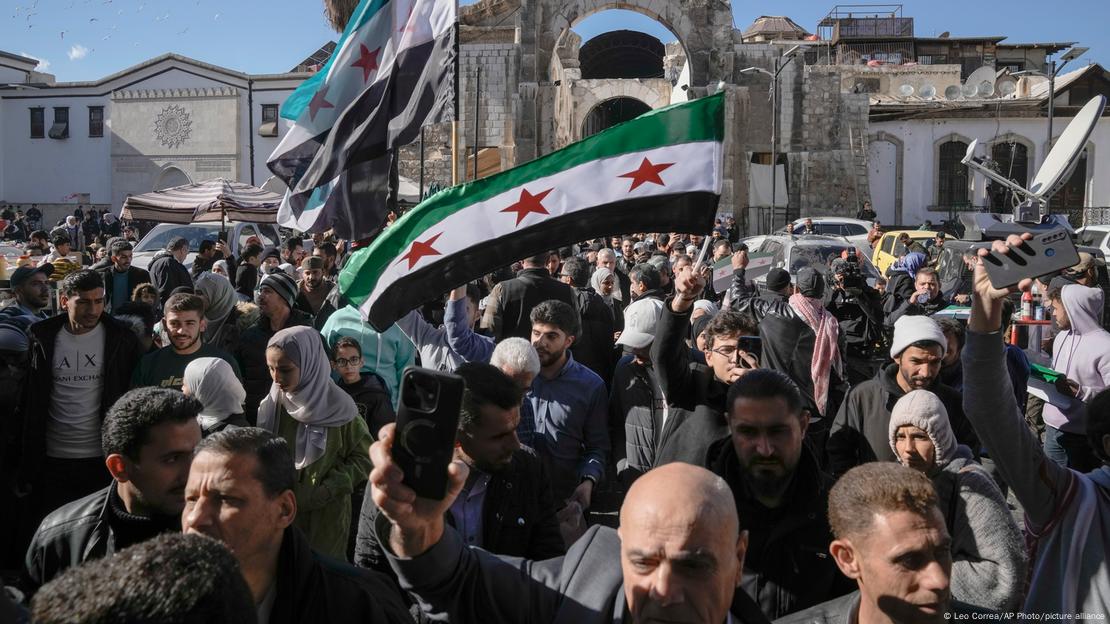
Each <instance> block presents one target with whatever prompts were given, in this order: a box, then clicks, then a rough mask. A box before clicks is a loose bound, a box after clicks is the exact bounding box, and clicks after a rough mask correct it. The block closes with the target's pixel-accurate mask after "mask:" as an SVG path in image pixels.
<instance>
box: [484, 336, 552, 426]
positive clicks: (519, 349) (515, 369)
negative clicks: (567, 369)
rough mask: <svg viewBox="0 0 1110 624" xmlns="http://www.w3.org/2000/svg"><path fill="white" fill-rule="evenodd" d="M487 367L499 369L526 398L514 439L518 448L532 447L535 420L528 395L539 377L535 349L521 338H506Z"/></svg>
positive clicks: (538, 361) (495, 349) (537, 357)
mask: <svg viewBox="0 0 1110 624" xmlns="http://www.w3.org/2000/svg"><path fill="white" fill-rule="evenodd" d="M489 363H490V364H492V365H493V366H496V367H497V368H499V369H501V372H502V373H505V374H506V375H508V376H509V377H510V378H511V379H512V380H513V381H514V382H516V385H517V387H518V388H520V389H521V391H523V393H524V395H525V396H524V401H523V402H522V403H521V406H520V424H519V425H517V429H516V437H517V439H519V440H520V443H521V444H523V445H525V446H532V444H533V442H534V440H533V437H534V436H535V433H536V418H535V414H534V412H533V411H532V402H531V401H529V400H528V396H527V395H528V392H529V391H531V389H532V381H533V380H535V379H536V375H538V374H539V373H540V357H539V355H537V354H536V349H535V347H533V346H532V343H530V342H528V341H527V340H525V339H523V338H506V339H504V340H502V341H501V342H499V343H498V344H497V346H496V347H494V349H493V355H491V356H490V358H489Z"/></svg>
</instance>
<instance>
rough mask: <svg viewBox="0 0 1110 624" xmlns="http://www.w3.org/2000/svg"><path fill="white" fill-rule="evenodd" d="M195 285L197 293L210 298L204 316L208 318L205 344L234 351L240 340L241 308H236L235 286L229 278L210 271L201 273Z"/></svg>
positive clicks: (237, 300)
mask: <svg viewBox="0 0 1110 624" xmlns="http://www.w3.org/2000/svg"><path fill="white" fill-rule="evenodd" d="M195 285H196V289H197V294H199V295H203V296H204V298H205V299H207V300H208V305H207V306H206V307H205V310H204V318H205V319H207V320H208V328H207V329H205V330H204V336H203V337H204V344H210V345H212V346H214V347H219V348H220V349H223V350H224V351H227V352H228V353H231V352H233V351H234V350H235V347H236V346H237V344H238V342H239V326H238V323H236V320H237V319H238V318H239V310H237V309H236V308H235V304H236V303H238V302H239V298H238V297H237V296H236V295H235V287H234V286H232V285H231V282H229V281H227V278H224V277H220V276H219V275H216V274H214V273H210V272H205V273H201V274H200V276H199V277H197V279H196V283H195Z"/></svg>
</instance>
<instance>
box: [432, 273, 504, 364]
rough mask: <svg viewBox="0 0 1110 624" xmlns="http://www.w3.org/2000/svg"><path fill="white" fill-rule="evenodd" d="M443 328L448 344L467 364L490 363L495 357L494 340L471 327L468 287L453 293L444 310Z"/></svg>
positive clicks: (460, 288)
mask: <svg viewBox="0 0 1110 624" xmlns="http://www.w3.org/2000/svg"><path fill="white" fill-rule="evenodd" d="M443 328H444V329H445V330H447V344H448V345H449V346H450V347H451V350H452V351H454V352H455V353H458V354H459V356H460V357H462V359H464V360H466V361H467V362H489V358H490V356H492V355H493V347H494V344H493V340H491V339H489V338H487V337H486V336H482V335H480V334H478V333H477V332H475V331H474V329H473V328H472V327H471V326H470V318H469V317H468V315H467V313H466V287H465V286H460V287H459V288H456V289H455V290H452V291H451V294H450V295H449V296H448V297H447V304H446V305H445V306H444V308H443Z"/></svg>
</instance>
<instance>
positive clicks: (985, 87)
mask: <svg viewBox="0 0 1110 624" xmlns="http://www.w3.org/2000/svg"><path fill="white" fill-rule="evenodd" d="M977 91H978V92H979V97H982V98H989V97H991V96H993V95H994V83H993V82H991V81H989V80H984V81H983V82H980V83H979V88H978V89H977Z"/></svg>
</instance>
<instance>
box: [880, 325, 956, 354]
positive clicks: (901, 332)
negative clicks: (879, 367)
mask: <svg viewBox="0 0 1110 624" xmlns="http://www.w3.org/2000/svg"><path fill="white" fill-rule="evenodd" d="M923 340H924V341H928V342H935V343H937V344H939V345H940V357H944V354H945V353H947V352H948V339H947V338H945V337H944V332H943V331H941V329H940V325H937V322H936V321H934V320H933V319H931V318H929V317H928V316H903V317H901V318H899V319H898V320H897V321H896V322H895V323H894V340H893V341H892V342H891V344H890V357H892V358H896V357H898V356H899V355H901V354H902V352H903V351H905V350H906V347H908V346H910V345H912V344H913V343H915V342H921V341H923Z"/></svg>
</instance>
